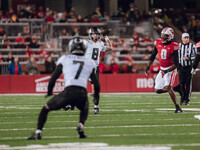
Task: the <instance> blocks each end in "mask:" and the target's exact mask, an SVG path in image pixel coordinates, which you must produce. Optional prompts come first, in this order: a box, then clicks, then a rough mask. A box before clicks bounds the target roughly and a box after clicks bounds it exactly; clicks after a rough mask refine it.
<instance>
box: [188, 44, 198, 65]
mask: <svg viewBox="0 0 200 150" xmlns="http://www.w3.org/2000/svg"><path fill="white" fill-rule="evenodd" d="M196 54H197V49H196V47H195V46H193V47H192V54H191V58H190V60H191V61H194V59H195V55H196Z"/></svg>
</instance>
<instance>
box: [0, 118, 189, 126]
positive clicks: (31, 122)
mask: <svg viewBox="0 0 200 150" xmlns="http://www.w3.org/2000/svg"><path fill="white" fill-rule="evenodd" d="M131 120H132V121H133V122H134V121H141V120H151V121H152V119H151V118H145V119H137V118H135V119H134V118H132V119H131ZM160 120H162V121H170V120H172V121H173V120H183V119H182V118H174V119H173V118H169V119H153V121H160ZM187 120H193V118H187ZM103 121H104V122H118V121H119V119H116V120H103ZM72 122H78V121H77V120H72V121H51V120H50V121H48V123H72ZM88 122H102V120H88ZM24 123H26V124H35V123H37V122H36V121H16V122H0V125H1V124H24Z"/></svg>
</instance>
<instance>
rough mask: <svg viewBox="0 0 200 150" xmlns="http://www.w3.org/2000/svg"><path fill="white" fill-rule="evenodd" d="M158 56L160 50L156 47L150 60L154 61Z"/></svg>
mask: <svg viewBox="0 0 200 150" xmlns="http://www.w3.org/2000/svg"><path fill="white" fill-rule="evenodd" d="M157 54H158V50H157V48H156V47H154V50H153V51H152V53H151V56H150V60H151V61H154V59H155V58H156V55H157Z"/></svg>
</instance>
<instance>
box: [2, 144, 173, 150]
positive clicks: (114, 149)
mask: <svg viewBox="0 0 200 150" xmlns="http://www.w3.org/2000/svg"><path fill="white" fill-rule="evenodd" d="M0 149H2V150H7V149H14V150H15V149H22V150H23V149H32V150H38V149H46V150H49V149H50V150H133V149H134V150H170V149H171V147H166V146H145V145H139V146H133V145H132V146H123V145H122V146H109V145H108V144H106V143H50V144H48V145H28V146H16V147H10V146H8V145H0Z"/></svg>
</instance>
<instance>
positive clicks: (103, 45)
mask: <svg viewBox="0 0 200 150" xmlns="http://www.w3.org/2000/svg"><path fill="white" fill-rule="evenodd" d="M101 46H102V51H103V52H105V51H106V46H105V44H104V42H102V41H101Z"/></svg>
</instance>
